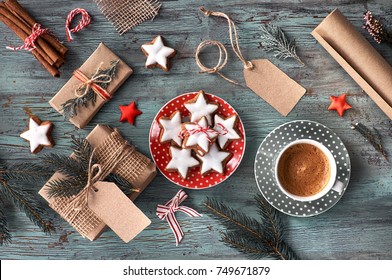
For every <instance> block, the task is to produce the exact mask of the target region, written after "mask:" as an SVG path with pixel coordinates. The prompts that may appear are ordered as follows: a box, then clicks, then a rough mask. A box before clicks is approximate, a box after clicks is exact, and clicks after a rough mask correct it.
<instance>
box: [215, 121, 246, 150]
mask: <svg viewBox="0 0 392 280" xmlns="http://www.w3.org/2000/svg"><path fill="white" fill-rule="evenodd" d="M237 123H238V117H237V115H232V116H230V117H228V118H226V119H225V118H223V117H221V116H220V115H218V114H216V115H215V116H214V124H215V126H214V129H215V130H216V131H217V132H219V136H218V144H219V146H220V147H221V149H222V150H224V149H226V148H227V146H228V145H229V144H230V142H231V141H233V140H237V139H241V136H240V134H239V133H238V132H237V130H236V127H237Z"/></svg>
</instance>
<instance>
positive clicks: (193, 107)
mask: <svg viewBox="0 0 392 280" xmlns="http://www.w3.org/2000/svg"><path fill="white" fill-rule="evenodd" d="M184 106H185V108H187V109H188V111H189V112H190V113H191V122H196V121H198V120H200V119H201V118H202V117H206V118H207V121H208V125H212V119H211V114H213V113H215V112H216V111H217V110H218V108H219V105H218V104H217V103H214V102H209V101H208V100H207V97H206V96H205V94H204V91H202V90H201V91H199V93H198V94H197V95H196V97H195V98H193V99H191V100H189V101H187V102H185V103H184Z"/></svg>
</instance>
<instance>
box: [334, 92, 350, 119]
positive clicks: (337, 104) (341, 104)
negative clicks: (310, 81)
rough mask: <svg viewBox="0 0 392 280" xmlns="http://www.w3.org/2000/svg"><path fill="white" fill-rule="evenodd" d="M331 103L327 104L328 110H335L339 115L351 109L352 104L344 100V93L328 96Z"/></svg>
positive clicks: (341, 115)
mask: <svg viewBox="0 0 392 280" xmlns="http://www.w3.org/2000/svg"><path fill="white" fill-rule="evenodd" d="M329 98H330V99H331V105H329V107H328V110H329V111H330V110H335V111H337V112H338V114H339V116H340V117H343V115H344V111H346V110H348V109H351V108H352V106H351V105H350V104H348V103H347V101H346V94H345V93H344V94H342V95H340V96H330V97H329Z"/></svg>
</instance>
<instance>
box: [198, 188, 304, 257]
mask: <svg viewBox="0 0 392 280" xmlns="http://www.w3.org/2000/svg"><path fill="white" fill-rule="evenodd" d="M256 201H257V204H258V207H259V213H260V216H261V222H259V221H258V220H256V219H254V218H251V217H249V216H247V215H245V214H244V213H241V212H239V211H237V210H235V209H233V208H231V207H229V206H227V205H225V204H223V203H221V202H218V201H217V200H215V199H211V198H207V201H206V202H205V203H204V205H205V206H206V208H207V209H208V210H209V211H210V213H212V214H213V216H214V217H215V218H217V219H219V220H220V221H221V222H222V223H223V224H224V225H225V226H226V229H227V231H226V232H224V233H223V234H222V239H221V240H222V241H223V242H224V243H226V244H227V245H229V246H230V247H232V248H235V249H237V250H238V251H240V252H242V253H245V254H247V255H248V256H249V257H251V258H255V259H260V258H264V257H272V258H275V259H281V260H287V259H297V256H296V254H295V253H294V251H293V250H292V249H291V248H290V247H289V246H288V245H287V244H286V243H285V241H284V239H283V227H282V223H281V220H280V218H279V216H278V213H277V211H276V210H275V209H274V208H272V207H271V206H270V205H269V204H268V203H267V202H266V201H264V199H263V198H262V197H261V196H260V195H259V196H257V197H256Z"/></svg>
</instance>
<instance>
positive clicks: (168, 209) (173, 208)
mask: <svg viewBox="0 0 392 280" xmlns="http://www.w3.org/2000/svg"><path fill="white" fill-rule="evenodd" d="M187 197H188V195H187V194H186V192H185V191H184V190H180V191H179V192H178V193H177V194H176V195H175V196H174V197H173V198H172V199H170V200H169V201H168V202H167V203H166V204H165V205H160V204H158V206H157V216H158V217H159V219H161V220H162V221H163V220H165V219H166V220H167V222H168V223H169V226H170V228H171V230H172V231H173V234H174V237H175V238H176V246H178V244H179V243H180V242H181V240H182V238H183V237H184V232H183V231H182V229H181V227H180V224H179V223H178V222H177V219H176V217H175V215H174V213H175V212H177V211H181V212H184V213H185V214H187V215H188V216H190V217H201V216H202V215H201V214H199V213H198V212H197V211H195V210H193V209H192V208H190V207H187V206H179V205H180V204H181V203H182V202H183V201H184V200H185V199H186V198H187Z"/></svg>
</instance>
